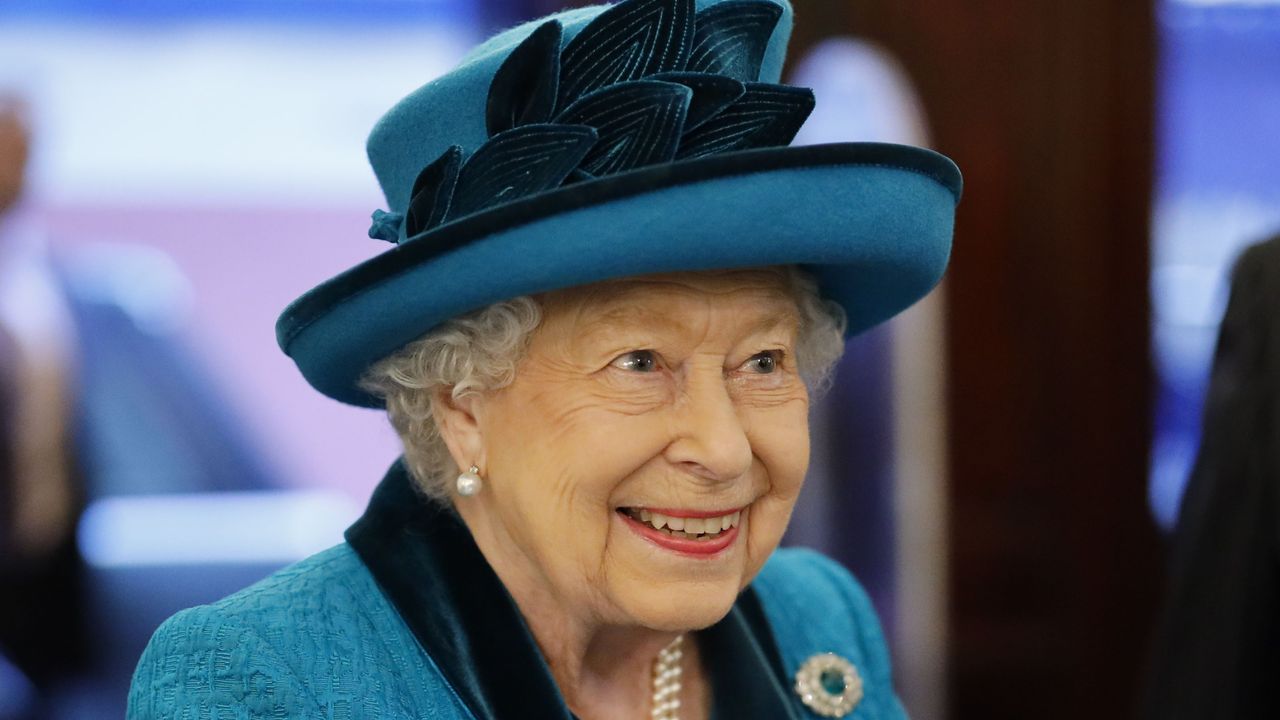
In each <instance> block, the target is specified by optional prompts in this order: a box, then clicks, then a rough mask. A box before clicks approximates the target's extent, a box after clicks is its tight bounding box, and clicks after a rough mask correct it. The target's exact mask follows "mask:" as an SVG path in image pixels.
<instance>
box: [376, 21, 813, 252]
mask: <svg viewBox="0 0 1280 720" xmlns="http://www.w3.org/2000/svg"><path fill="white" fill-rule="evenodd" d="M694 2H695V0H622V1H621V2H618V3H617V4H616V5H614V6H612V7H610V8H608V9H606V10H604V11H603V12H600V13H599V14H598V15H596V17H595V18H594V19H592V20H591V22H589V23H587V25H586V26H585V27H583V28H582V29H581V30H579V31H578V34H577V35H576V36H574V38H573V39H572V40H570V41H569V43H568V44H567V45H563V40H564V28H563V26H562V25H561V24H560V22H559V21H557V20H550V21H548V22H545V23H543V24H542V25H540V26H538V27H537V28H536V29H535V30H534V31H533V32H532V33H531V34H530V35H528V36H527V37H526V38H525V39H524V40H523V41H521V42H520V44H519V45H517V46H516V48H515V49H514V50H512V51H511V53H510V54H509V55H508V56H507V57H506V59H504V60H503V62H502V63H501V65H500V66H499V67H498V70H497V71H496V73H495V74H494V76H493V80H492V81H491V83H490V86H489V96H488V101H487V105H486V108H485V125H486V128H487V130H488V134H489V140H488V141H487V142H486V143H484V144H483V145H481V146H480V147H479V148H477V149H476V150H475V152H474V153H473V154H472V156H471V157H470V159H468V160H467V161H466V162H465V163H463V162H462V158H463V149H462V148H460V147H456V146H455V147H452V148H450V149H449V150H448V151H446V152H445V154H444V155H442V156H441V157H440V158H438V159H437V160H436V161H435V162H433V163H431V164H430V165H428V166H427V167H426V168H424V169H423V171H422V172H421V173H420V174H419V175H418V178H417V181H416V182H415V183H414V186H413V190H412V193H411V196H410V202H409V206H408V209H407V210H406V212H405V217H404V219H403V223H401V221H400V217H399V216H398V215H395V214H390V213H380V214H375V217H374V224H373V227H372V228H370V235H371V236H374V237H379V238H383V239H399V238H400V237H415V236H417V235H420V234H421V233H423V232H425V231H427V230H430V229H432V228H434V227H436V226H438V225H440V224H441V223H444V222H448V221H451V220H454V219H457V218H460V217H463V216H466V215H470V214H472V213H474V212H477V211H480V210H483V209H485V208H487V207H491V206H493V205H496V204H499V203H504V202H508V201H510V200H515V199H517V198H521V197H525V196H527V195H531V194H533V193H538V192H542V191H545V190H550V189H553V188H557V187H561V186H563V185H567V184H574V183H582V182H589V181H591V180H595V179H596V178H599V177H604V176H607V175H611V174H614V173H619V172H623V171H626V170H631V169H633V168H639V167H644V166H646V165H652V164H655V163H665V162H671V161H673V160H684V159H692V158H699V157H703V156H706V155H713V154H717V153H724V152H732V151H737V150H745V149H748V148H757V147H772V146H779V145H786V144H787V143H789V142H790V141H791V140H792V138H793V137H795V134H796V132H797V131H799V129H800V126H801V125H802V124H803V123H804V121H805V119H806V118H807V117H808V116H809V113H810V112H811V111H812V110H813V105H814V100H813V93H812V91H810V90H808V89H805V88H795V87H789V86H786V85H769V84H764V83H759V82H757V80H758V79H759V76H760V68H761V65H762V63H763V61H764V57H765V54H766V51H767V50H768V47H769V42H770V40H771V38H772V37H773V33H774V30H775V28H776V27H777V25H778V21H779V19H780V18H781V16H782V12H783V10H782V7H781V6H780V5H778V4H777V3H776V2H772V1H770V0H725V1H724V2H719V3H716V4H713V5H711V6H710V7H708V8H706V9H704V10H702V11H701V12H697V13H695V6H694ZM401 225H403V228H404V233H405V234H404V235H403V236H401V235H400V234H399V228H400V227H401Z"/></svg>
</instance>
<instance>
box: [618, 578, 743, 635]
mask: <svg viewBox="0 0 1280 720" xmlns="http://www.w3.org/2000/svg"><path fill="white" fill-rule="evenodd" d="M686 585H688V587H685V586H686ZM737 598H738V589H737V587H736V586H725V587H724V588H719V587H707V585H706V584H703V583H698V584H694V583H672V585H671V587H669V588H664V589H663V590H662V591H661V592H658V593H653V594H652V597H644V598H636V601H637V602H634V603H629V604H632V605H633V607H632V608H631V612H630V613H629V614H630V615H631V616H632V617H633V618H634V619H635V622H636V624H637V625H641V626H644V627H647V628H651V629H653V630H662V631H664V632H687V631H692V630H701V629H703V628H706V627H710V626H711V625H715V624H716V623H718V622H720V621H721V620H723V619H724V616H725V615H728V614H729V610H730V609H732V608H733V603H734V601H736V600H737Z"/></svg>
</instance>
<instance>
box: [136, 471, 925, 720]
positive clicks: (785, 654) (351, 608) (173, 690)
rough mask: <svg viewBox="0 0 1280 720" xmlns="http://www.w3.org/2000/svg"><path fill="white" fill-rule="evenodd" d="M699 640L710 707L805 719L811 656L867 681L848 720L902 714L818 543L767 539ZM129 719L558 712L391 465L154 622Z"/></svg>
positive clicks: (869, 626)
mask: <svg viewBox="0 0 1280 720" xmlns="http://www.w3.org/2000/svg"><path fill="white" fill-rule="evenodd" d="M698 638H699V644H700V650H701V652H702V655H703V657H704V661H705V663H706V666H707V668H708V670H709V673H710V680H711V684H712V691H713V695H714V697H715V707H714V710H713V715H714V717H715V718H716V720H722V719H723V718H747V719H750V718H762V719H764V718H767V719H768V720H781V719H786V718H797V719H798V718H813V717H818V715H816V714H813V713H812V711H810V710H809V709H808V708H807V707H806V706H805V705H804V704H803V703H802V702H801V701H800V698H799V696H798V695H797V694H796V692H795V690H794V684H795V680H794V678H795V674H796V671H797V670H798V669H799V668H800V666H801V664H802V663H804V661H805V660H806V659H808V658H810V657H811V656H813V655H815V654H818V653H826V652H834V653H836V654H838V655H840V656H842V657H844V658H846V659H848V660H849V661H850V662H852V663H853V665H854V666H855V667H856V668H857V671H858V673H859V674H860V676H861V678H862V681H863V683H864V698H863V700H862V701H861V702H860V703H859V704H858V706H857V707H856V708H855V710H854V711H853V713H852V714H850V715H848V716H846V717H849V718H854V719H856V720H896V719H899V718H903V717H905V715H904V714H903V711H902V708H901V706H900V705H899V703H898V700H897V698H896V697H895V695H894V690H893V685H892V681H891V679H890V673H889V658H888V653H887V652H886V649H885V643H884V638H883V636H882V635H881V631H880V627H879V624H878V622H877V621H876V617H875V614H874V611H873V609H872V606H871V603H870V601H869V600H868V598H867V595H866V593H864V592H863V590H862V589H861V588H860V587H859V586H858V584H857V583H856V582H855V581H854V580H853V578H852V577H851V576H850V575H849V574H848V573H847V572H846V571H845V570H844V569H843V568H842V567H840V566H839V565H838V564H836V563H835V562H833V561H831V560H829V559H827V558H825V557H823V556H821V555H818V554H817V553H814V552H811V551H807V550H779V551H777V552H776V553H775V554H774V557H773V558H772V559H771V560H770V561H769V562H768V563H767V564H766V566H765V568H764V569H763V570H762V571H761V573H760V574H759V576H758V577H757V578H756V580H755V581H754V582H753V583H752V584H751V586H750V587H749V588H748V589H747V590H746V591H744V592H743V593H742V595H741V596H740V597H739V599H738V601H737V603H736V604H735V605H734V607H733V609H732V610H731V611H730V612H729V615H728V616H727V617H726V618H725V619H724V620H722V621H721V622H719V623H717V624H716V625H714V626H712V627H711V628H708V629H706V630H703V631H701V632H700V633H699V636H698ZM128 717H129V718H131V719H132V720H151V719H152V718H183V719H190V720H195V719H197V718H254V719H256V718H315V719H319V718H329V719H335V720H336V719H344V720H345V719H347V718H351V719H355V718H361V719H366V718H419V719H421V720H464V719H465V720H497V719H502V720H506V719H509V718H555V719H561V720H571V718H572V717H573V716H572V715H571V714H570V712H569V710H568V708H567V707H566V706H565V703H564V701H563V698H562V697H561V696H560V694H559V692H558V690H557V689H556V686H555V683H554V682H553V680H552V678H551V674H550V671H549V670H548V668H547V666H546V663H545V662H544V660H543V658H542V656H541V654H540V653H539V651H538V649H537V645H536V644H535V643H534V641H533V639H532V636H531V635H530V633H529V631H528V629H527V628H526V626H525V625H524V622H523V620H522V619H521V617H520V614H519V612H518V611H517V609H516V606H515V604H514V602H513V601H512V600H511V598H510V596H509V595H508V594H507V593H506V591H505V590H504V589H503V587H502V585H501V583H500V581H499V580H498V578H497V576H496V575H494V573H493V571H492V570H491V569H490V568H489V566H488V564H487V563H486V562H485V561H484V558H483V556H482V555H481V554H480V552H479V550H478V549H477V548H476V547H475V544H474V543H473V542H472V541H471V537H470V535H469V534H468V533H467V531H466V529H465V527H464V526H462V524H461V523H460V522H459V521H458V520H457V519H456V518H455V517H454V516H453V515H452V514H451V513H450V512H448V511H446V510H442V509H440V508H438V507H437V506H435V505H433V504H431V503H428V502H426V501H424V500H422V499H421V498H420V497H419V496H418V495H416V494H415V492H414V491H413V489H412V487H411V484H410V481H409V479H408V476H407V474H406V472H405V470H404V468H403V465H402V464H401V463H397V464H396V465H395V466H394V467H393V468H392V469H391V471H390V472H389V473H388V474H387V477H386V478H385V479H384V480H383V481H382V483H381V484H380V485H379V487H378V489H377V491H376V492H375V493H374V496H373V500H372V501H371V503H370V506H369V509H368V510H367V511H366V513H365V515H364V516H363V517H362V518H361V519H360V520H359V521H358V522H357V523H356V524H355V525H353V526H352V528H351V529H350V530H348V531H347V542H346V543H344V544H342V545H338V546H336V547H333V548H331V549H329V550H326V551H324V552H322V553H320V554H318V555H315V556H312V557H310V558H307V559H306V560H303V561H302V562H300V563H297V564H296V565H293V566H291V567H288V568H286V569H284V570H281V571H280V572H278V573H276V574H274V575H272V576H270V577H268V578H267V579H265V580H263V581H261V582H259V583H258V584H256V585H254V586H252V587H250V588H248V589H246V590H243V591H241V592H239V593H236V594H235V595H232V596H230V597H228V598H226V599H224V600H221V601H219V602H216V603H213V604H212V605H204V606H200V607H196V608H191V609H189V610H184V611H183V612H180V613H178V614H177V615H175V616H173V617H172V618H170V619H169V620H168V621H166V622H165V623H164V624H163V625H162V626H161V627H160V628H159V629H158V630H157V631H156V633H155V635H154V636H153V637H152V639H151V642H150V643H149V644H148V646H147V649H146V651H145V652H144V653H143V655H142V659H141V660H140V661H139V663H138V669H137V672H136V674H135V675H134V680H133V687H132V689H131V690H130V693H129V711H128Z"/></svg>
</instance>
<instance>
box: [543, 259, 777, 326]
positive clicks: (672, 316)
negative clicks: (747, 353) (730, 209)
mask: <svg viewBox="0 0 1280 720" xmlns="http://www.w3.org/2000/svg"><path fill="white" fill-rule="evenodd" d="M542 302H543V307H544V311H545V316H546V317H547V318H558V319H560V320H569V321H570V322H572V323H574V324H576V325H582V324H591V325H596V324H601V323H606V324H607V323H642V324H650V323H655V322H656V323H662V324H668V323H675V324H680V323H681V320H682V317H681V316H682V315H685V314H705V313H706V312H707V311H712V312H716V311H722V312H728V313H730V314H731V315H732V317H733V318H734V319H735V320H740V321H743V322H748V323H751V324H753V325H760V324H763V325H774V324H794V323H796V322H798V321H799V311H798V309H797V307H796V302H795V299H794V295H793V293H792V290H791V282H790V279H789V275H788V273H787V271H786V269H785V268H753V269H746V270H722V271H719V270H718V271H702V272H679V273H662V274H654V275H643V276H638V277H631V278H624V279H619V280H608V281H604V282H599V283H594V284H592V285H587V286H583V287H577V288H570V289H567V290H561V291H557V292H553V293H548V294H547V295H545V296H543V298H542Z"/></svg>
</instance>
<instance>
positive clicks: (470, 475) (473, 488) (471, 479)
mask: <svg viewBox="0 0 1280 720" xmlns="http://www.w3.org/2000/svg"><path fill="white" fill-rule="evenodd" d="M483 487H484V480H482V479H481V478H480V468H478V467H476V466H475V465H472V466H471V469H470V470H468V471H466V472H464V473H462V474H461V475H459V476H458V482H457V488H458V494H459V495H461V496H463V497H471V496H472V495H475V494H476V493H479V492H480V489H481V488H483Z"/></svg>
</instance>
